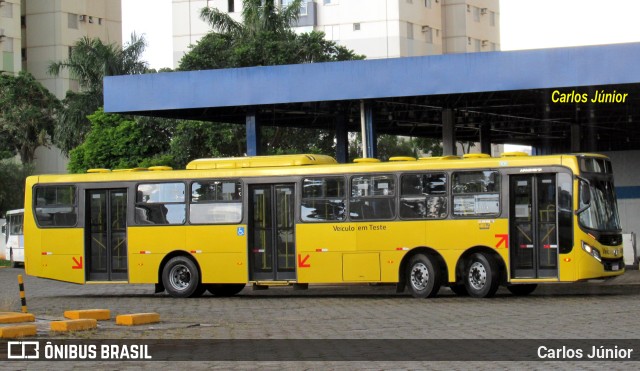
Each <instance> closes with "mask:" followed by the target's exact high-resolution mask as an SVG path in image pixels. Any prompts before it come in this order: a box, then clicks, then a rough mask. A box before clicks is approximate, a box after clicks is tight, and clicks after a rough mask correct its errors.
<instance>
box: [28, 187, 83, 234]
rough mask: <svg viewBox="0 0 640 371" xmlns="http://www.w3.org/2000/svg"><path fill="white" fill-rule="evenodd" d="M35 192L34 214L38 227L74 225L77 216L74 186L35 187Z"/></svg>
mask: <svg viewBox="0 0 640 371" xmlns="http://www.w3.org/2000/svg"><path fill="white" fill-rule="evenodd" d="M35 194H36V202H35V215H36V221H37V222H38V225H39V226H40V227H73V226H74V225H76V221H77V217H78V213H77V207H76V187H74V186H44V187H37V188H36V190H35Z"/></svg>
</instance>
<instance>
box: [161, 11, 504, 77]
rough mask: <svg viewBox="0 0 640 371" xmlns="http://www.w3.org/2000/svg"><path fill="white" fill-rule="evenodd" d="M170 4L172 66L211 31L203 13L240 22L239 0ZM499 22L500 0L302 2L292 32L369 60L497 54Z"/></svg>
mask: <svg viewBox="0 0 640 371" xmlns="http://www.w3.org/2000/svg"><path fill="white" fill-rule="evenodd" d="M172 1H173V64H174V67H176V66H177V65H178V63H179V61H180V59H181V58H182V56H183V55H184V54H185V53H186V52H187V51H188V50H189V45H191V44H195V43H196V42H197V41H198V40H199V39H200V38H201V37H202V36H204V35H205V34H206V33H207V32H209V31H210V27H209V25H208V24H206V23H205V22H204V21H202V20H201V19H200V10H201V9H202V8H204V7H207V6H209V7H215V8H218V9H219V10H222V11H225V12H228V13H229V14H230V15H231V17H232V18H234V19H236V20H240V19H241V12H242V0H172ZM276 1H278V2H279V4H280V5H287V4H288V3H290V0H276ZM499 17H500V13H499V0H314V1H307V2H305V3H303V5H302V8H301V11H300V19H299V21H298V25H297V27H296V28H295V29H296V31H297V32H309V31H311V30H318V31H323V32H324V33H325V34H326V39H328V40H333V41H335V42H337V43H338V44H341V45H344V46H345V47H347V48H349V49H353V50H354V51H355V52H356V53H358V54H364V55H366V56H367V58H368V59H376V58H397V57H411V56H422V55H434V54H446V53H467V52H483V51H495V50H499V49H500V22H499Z"/></svg>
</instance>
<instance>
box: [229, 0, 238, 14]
mask: <svg viewBox="0 0 640 371" xmlns="http://www.w3.org/2000/svg"><path fill="white" fill-rule="evenodd" d="M227 8H228V9H229V13H233V12H235V11H236V7H235V0H227Z"/></svg>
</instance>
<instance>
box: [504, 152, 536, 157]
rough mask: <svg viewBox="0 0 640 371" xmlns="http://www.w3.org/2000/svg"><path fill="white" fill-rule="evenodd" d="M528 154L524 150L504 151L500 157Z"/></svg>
mask: <svg viewBox="0 0 640 371" xmlns="http://www.w3.org/2000/svg"><path fill="white" fill-rule="evenodd" d="M524 156H529V154H528V153H526V152H504V153H503V154H501V155H500V157H524Z"/></svg>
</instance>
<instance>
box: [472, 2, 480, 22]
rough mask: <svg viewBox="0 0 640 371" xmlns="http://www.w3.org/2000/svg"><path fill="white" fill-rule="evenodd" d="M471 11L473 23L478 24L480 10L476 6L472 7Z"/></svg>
mask: <svg viewBox="0 0 640 371" xmlns="http://www.w3.org/2000/svg"><path fill="white" fill-rule="evenodd" d="M472 11H473V20H474V21H475V22H480V8H478V7H477V6H474V7H472Z"/></svg>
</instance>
